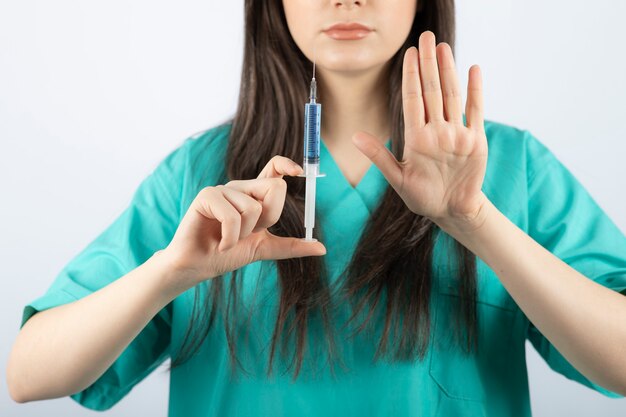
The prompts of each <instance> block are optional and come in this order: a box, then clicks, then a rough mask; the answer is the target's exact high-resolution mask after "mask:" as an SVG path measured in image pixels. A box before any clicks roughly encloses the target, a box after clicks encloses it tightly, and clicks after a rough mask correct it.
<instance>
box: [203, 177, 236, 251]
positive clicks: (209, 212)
mask: <svg viewBox="0 0 626 417" xmlns="http://www.w3.org/2000/svg"><path fill="white" fill-rule="evenodd" d="M201 193H202V194H201V195H200V198H198V200H197V201H198V205H197V206H196V208H197V211H198V212H199V213H200V214H201V215H203V216H204V217H206V218H209V219H216V220H218V221H219V222H220V223H221V226H222V238H221V240H220V243H219V245H218V251H220V252H223V251H224V250H227V249H229V248H231V247H233V246H235V245H236V244H237V241H238V240H239V230H240V227H241V215H240V214H239V212H238V211H237V210H236V209H235V207H233V205H232V204H230V203H229V202H228V200H226V198H225V197H224V195H223V194H222V193H221V192H220V191H219V190H218V189H217V188H215V187H207V188H206V189H204V190H202V191H201Z"/></svg>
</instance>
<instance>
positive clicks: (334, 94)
mask: <svg viewBox="0 0 626 417" xmlns="http://www.w3.org/2000/svg"><path fill="white" fill-rule="evenodd" d="M317 73H318V74H319V76H318V77H317V78H318V86H319V91H320V94H321V95H320V99H321V100H320V103H322V106H323V107H322V109H323V112H322V126H321V135H322V138H323V140H324V142H325V143H326V144H329V145H342V144H343V145H345V144H346V143H347V144H350V145H351V144H352V140H351V138H352V135H353V134H354V133H355V132H356V131H357V130H364V131H366V132H368V133H370V134H372V135H374V136H376V137H377V138H379V139H380V140H381V142H382V143H385V142H387V139H389V135H390V125H389V116H388V91H389V87H388V75H387V71H386V67H377V68H375V69H371V70H368V71H363V72H361V73H359V74H358V75H355V74H354V73H350V74H348V73H339V72H332V71H327V70H325V69H321V68H320V67H317ZM322 95H323V96H322Z"/></svg>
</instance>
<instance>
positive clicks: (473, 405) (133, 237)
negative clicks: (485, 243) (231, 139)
mask: <svg viewBox="0 0 626 417" xmlns="http://www.w3.org/2000/svg"><path fill="white" fill-rule="evenodd" d="M485 129H486V133H487V138H488V142H489V158H488V164H487V172H486V176H485V181H484V185H483V191H484V192H485V194H486V195H487V197H488V198H489V199H490V200H491V201H492V202H493V203H494V204H495V206H496V207H498V209H499V210H500V211H502V212H503V213H504V214H505V215H506V216H507V217H508V218H509V219H510V220H511V221H513V222H514V223H515V224H516V225H517V226H519V227H520V228H521V229H522V230H524V231H525V232H526V233H528V234H529V235H530V236H531V237H532V238H533V239H535V240H536V241H537V242H539V243H540V244H541V245H543V246H544V247H545V248H547V249H548V250H550V251H551V252H553V253H554V254H555V255H556V256H558V257H559V258H561V259H563V260H564V261H565V262H567V263H568V264H569V265H571V266H572V267H573V268H575V269H577V270H578V271H580V272H581V273H583V274H584V275H586V276H587V277H589V278H590V279H593V280H595V281H596V282H598V283H599V284H601V285H604V286H606V287H608V288H611V289H613V290H615V291H619V292H621V293H623V294H626V238H625V237H624V235H623V234H622V232H621V231H620V230H619V229H618V228H617V227H616V225H615V224H614V223H613V222H612V221H611V220H610V219H609V217H607V215H606V214H605V213H604V212H603V210H602V209H601V208H600V207H599V206H598V205H597V204H596V202H594V200H593V199H592V197H591V196H590V195H589V194H588V192H587V191H586V190H585V189H584V188H583V186H582V185H581V184H580V183H579V182H578V181H577V180H576V178H575V177H574V176H573V175H572V174H571V173H570V172H569V171H568V170H567V169H566V168H565V167H564V165H562V164H561V163H560V162H559V161H558V160H557V158H556V157H555V156H554V154H553V153H551V152H550V151H549V150H548V149H547V148H546V147H545V146H544V145H542V144H541V143H540V142H539V140H538V139H536V138H535V137H534V136H533V135H532V134H531V133H529V132H528V131H527V130H520V129H517V128H514V127H511V126H507V125H504V124H500V123H495V122H492V121H486V122H485ZM229 132H230V125H229V124H225V125H221V126H217V127H214V128H212V129H210V130H207V131H205V132H202V133H200V134H197V135H194V136H192V137H189V138H187V139H186V140H184V141H181V143H180V144H179V146H177V147H176V148H175V149H174V150H173V151H172V152H170V153H169V154H168V155H167V156H166V157H165V158H164V159H163V160H162V161H161V162H160V163H159V164H155V165H156V168H155V169H154V170H153V172H152V173H151V174H150V175H149V176H147V177H146V178H145V179H144V180H143V181H142V182H141V183H140V185H139V187H138V188H137V190H136V192H135V194H134V195H133V197H132V200H131V202H130V204H129V205H128V207H127V208H126V209H125V210H124V211H123V212H122V213H121V214H120V215H119V216H118V217H117V218H116V219H115V221H114V222H113V223H112V224H111V225H110V226H109V227H108V228H107V229H105V230H104V231H103V232H102V233H101V234H100V235H99V236H97V237H96V238H95V239H94V240H93V241H92V242H91V243H89V244H88V245H87V246H86V247H85V248H84V249H83V250H82V251H81V252H80V253H78V254H77V255H76V256H75V257H74V258H73V259H71V260H70V261H69V263H68V264H67V265H66V266H65V267H64V268H63V269H62V270H61V272H60V273H59V274H58V275H57V277H56V279H55V280H54V282H53V283H52V285H51V287H50V288H49V290H48V291H47V292H46V293H45V294H44V295H43V296H41V297H40V298H37V299H35V300H34V301H32V302H31V303H30V304H28V305H27V306H26V307H25V308H24V315H23V320H22V325H23V324H24V323H25V322H26V321H27V320H28V319H29V318H30V317H31V316H32V315H33V314H35V313H36V312H37V311H41V310H45V309H48V308H51V307H54V306H58V305H61V304H65V303H69V302H72V301H74V300H77V299H79V298H81V297H84V296H86V295H88V294H90V293H92V292H94V291H96V290H98V289H99V288H102V287H104V286H105V285H107V284H109V283H110V282H112V281H113V280H115V279H116V278H119V277H121V276H122V275H124V274H126V273H127V272H129V271H131V270H132V269H134V268H135V267H137V266H138V265H140V264H141V263H143V262H145V261H146V260H147V259H148V258H149V257H150V256H151V255H152V254H153V253H154V252H155V251H157V250H159V249H163V248H165V247H166V246H167V244H168V243H169V242H170V240H171V238H172V236H173V235H174V232H175V231H176V228H177V226H178V224H179V221H180V219H182V217H183V216H184V214H185V213H186V211H187V208H188V207H189V205H190V203H191V201H192V200H193V199H194V198H195V196H196V195H197V193H198V192H199V191H200V189H201V188H203V187H205V186H212V185H217V184H219V183H220V182H219V181H220V180H219V179H220V178H221V175H222V174H223V170H224V161H225V156H226V147H227V141H228V136H229ZM386 146H387V147H388V148H390V147H391V141H388V142H387V143H386ZM320 159H321V171H322V172H324V173H326V177H324V178H320V179H318V182H317V190H318V191H317V208H316V212H317V213H316V216H317V217H316V227H319V228H321V232H322V233H323V235H322V236H323V243H324V245H325V246H326V248H327V254H326V255H325V256H323V260H324V262H325V263H326V266H327V268H328V271H329V277H330V280H331V281H334V280H336V279H337V278H338V276H339V274H340V273H341V271H342V270H343V268H344V267H345V266H346V264H347V262H348V261H349V259H350V256H351V255H352V253H353V251H354V248H355V245H356V243H357V240H358V238H359V237H360V233H361V232H362V230H363V227H364V224H365V222H366V221H367V220H368V218H369V216H370V215H371V214H372V213H373V212H374V210H375V208H376V206H377V204H378V203H379V200H380V198H381V197H382V195H383V193H384V191H385V188H386V187H387V186H388V184H387V182H386V180H385V178H384V177H383V175H382V174H381V172H380V171H379V170H378V168H377V167H376V166H375V165H372V166H371V167H370V168H369V170H368V171H367V173H366V174H365V176H364V177H363V179H362V180H361V182H360V183H359V184H358V185H357V186H356V187H353V186H351V185H350V183H349V182H348V181H347V180H346V178H345V177H344V176H343V175H342V173H341V171H340V170H339V168H338V166H337V165H336V164H335V162H334V160H333V158H332V156H331V155H330V153H329V151H328V149H327V148H326V146H325V145H324V143H323V139H322V143H321V155H320ZM297 162H300V161H297ZM451 242H452V241H451V238H450V237H449V236H448V235H446V234H444V233H442V232H439V234H438V236H437V240H436V244H435V254H434V257H433V263H434V277H433V280H434V289H433V294H432V297H431V306H432V307H431V312H432V328H431V331H432V333H431V339H430V346H429V350H428V353H427V355H426V357H425V358H424V360H423V361H412V362H399V363H391V362H389V361H379V362H372V357H373V354H374V351H375V348H376V344H377V343H378V338H377V337H376V338H372V337H368V336H366V335H365V334H359V335H358V336H357V337H356V338H355V339H354V340H353V341H351V340H349V339H348V338H346V337H341V336H345V335H342V334H341V330H340V327H341V324H343V322H341V321H340V320H336V321H334V325H335V326H336V330H335V334H337V335H338V336H339V337H337V338H336V340H337V342H338V343H339V348H340V354H341V355H342V359H343V361H344V363H345V364H346V365H347V367H346V368H341V367H337V366H335V374H334V375H332V374H331V373H330V371H329V370H328V367H324V366H323V361H322V359H315V358H311V357H310V356H307V358H306V360H305V362H304V364H303V369H302V371H301V374H300V375H299V377H298V379H297V380H296V381H295V382H294V381H293V380H292V374H291V373H289V372H288V373H281V370H282V369H286V368H280V366H279V365H278V364H279V363H280V362H275V370H274V373H273V375H272V377H271V378H267V376H266V375H265V370H266V366H267V361H268V356H269V355H268V352H269V349H268V343H269V341H270V337H271V335H272V332H273V326H274V321H275V314H276V307H277V301H278V295H279V290H278V286H277V282H278V281H277V269H276V263H275V261H259V262H255V263H252V264H249V265H246V266H245V267H243V268H242V269H241V270H240V271H241V273H242V274H243V278H244V279H243V281H242V282H243V283H244V284H243V285H244V287H243V294H240V295H241V297H242V302H243V303H242V304H241V307H240V308H241V310H242V312H246V313H247V312H248V309H249V308H250V306H254V309H253V311H254V313H253V315H252V316H251V322H250V323H252V325H251V326H250V327H251V330H250V332H251V333H250V334H249V335H247V336H244V335H245V332H244V327H245V324H244V320H246V319H247V314H241V315H240V320H242V322H241V325H240V330H241V331H242V334H241V336H240V337H239V338H238V341H237V349H238V354H239V355H240V358H241V360H242V363H243V364H244V366H245V367H246V369H247V371H248V374H242V373H241V372H240V371H238V374H237V375H235V377H234V378H231V374H230V363H229V357H228V348H227V345H226V340H225V336H224V331H223V324H222V322H221V321H220V320H218V321H217V324H218V326H216V327H215V328H214V329H217V331H215V330H214V331H211V332H210V334H209V336H208V338H207V339H206V341H205V343H204V344H203V345H202V347H201V349H200V351H199V354H198V355H196V356H195V357H193V358H192V359H191V360H190V361H188V362H187V363H185V364H184V365H182V366H181V367H178V368H174V369H173V371H172V372H171V376H170V377H171V379H170V397H169V415H170V416H173V417H207V416H222V417H229V416H260V415H268V416H269V415H271V416H278V415H289V416H296V415H297V416H327V415H338V416H342V417H348V416H355V417H356V416H358V417H362V416H388V415H393V416H421V417H423V416H459V415H463V416H529V415H530V414H531V410H530V399H529V390H528V378H527V370H526V356H525V341H526V340H530V342H532V345H533V346H534V347H535V348H536V349H537V350H538V352H539V353H540V354H541V356H542V357H543V358H544V359H545V360H546V361H547V363H548V364H549V366H550V367H551V368H552V369H554V370H555V371H556V372H559V373H561V374H562V375H564V376H565V377H567V378H569V379H572V380H575V381H578V382H579V383H582V384H584V385H587V386H589V387H591V388H593V389H595V390H597V391H599V392H601V393H603V394H604V395H607V396H609V397H619V396H620V395H618V394H616V393H614V392H611V391H608V390H607V389H605V388H603V387H601V386H599V385H597V384H596V383H594V382H592V381H590V380H589V379H587V378H586V377H584V376H583V375H582V374H581V373H580V372H578V371H577V370H576V369H574V368H573V367H572V365H570V364H569V363H568V362H567V361H566V360H565V359H564V357H563V356H561V354H560V353H559V352H558V351H557V350H556V349H555V348H554V347H553V346H552V345H551V344H550V342H549V341H548V340H547V339H546V338H545V337H544V336H543V335H542V334H541V333H540V332H539V331H538V330H537V329H536V328H535V327H534V326H533V325H532V324H531V323H530V322H529V320H528V319H527V317H526V316H525V314H524V313H523V312H522V311H521V310H520V308H519V307H518V306H517V305H516V303H515V302H514V301H513V299H512V298H511V297H510V295H509V294H508V293H507V292H506V290H505V289H504V287H503V286H502V285H501V283H500V281H499V280H498V278H497V276H496V275H495V274H494V272H493V271H492V270H491V269H490V268H489V267H487V265H486V264H484V263H483V262H482V261H481V260H478V265H477V268H478V296H477V300H476V301H477V309H478V315H479V327H478V341H479V345H480V346H481V348H480V349H479V351H478V352H477V353H475V354H474V355H472V356H465V355H463V353H462V352H461V350H460V348H459V347H457V346H456V345H455V344H454V343H453V338H452V323H453V320H454V317H453V314H452V313H451V311H453V308H452V307H453V305H454V304H457V303H458V302H459V294H458V274H455V273H454V271H453V270H452V269H449V266H448V265H449V262H448V261H449V257H450V256H451V254H452V252H451V251H450V248H451V246H449V245H450V244H451ZM228 275H230V274H227V277H228ZM543 278H544V279H550V277H549V276H545V277H543ZM205 284H206V283H205ZM192 301H193V290H189V291H187V292H185V293H183V294H181V295H180V296H178V297H177V298H176V299H175V300H173V302H172V303H170V304H169V305H168V306H167V307H166V308H164V309H162V310H161V311H160V312H159V313H158V314H157V315H156V316H155V317H154V318H153V319H152V320H151V321H150V322H149V324H148V325H147V326H146V327H145V328H144V329H143V330H142V331H141V333H140V334H139V335H138V336H137V337H136V338H135V339H134V340H133V342H132V343H131V344H130V345H129V346H128V347H127V349H126V350H125V351H124V352H123V353H122V354H121V356H120V357H119V358H118V359H117V360H116V361H115V363H114V364H113V365H112V366H111V367H110V368H109V369H108V370H107V371H106V372H105V373H104V374H103V375H102V376H101V377H100V378H99V379H98V380H97V381H96V382H95V383H93V384H92V385H91V386H89V387H88V388H86V389H85V390H84V391H81V392H78V393H76V394H74V395H72V398H73V399H74V400H76V401H77V402H79V403H80V404H82V405H84V406H85V407H88V408H91V409H94V410H104V409H107V408H110V407H112V406H113V405H114V404H115V403H117V402H118V401H119V400H120V399H121V398H123V397H124V396H125V395H127V394H128V393H129V391H130V390H131V389H132V388H133V386H135V385H136V384H138V383H139V382H140V381H141V380H142V379H143V378H145V377H146V376H147V375H148V374H150V373H151V372H152V371H153V370H154V369H155V368H156V367H157V366H159V365H160V364H161V363H163V362H164V361H165V360H166V359H167V358H168V357H170V355H171V354H172V352H175V351H176V349H177V348H178V347H179V346H180V344H181V342H182V339H183V336H184V333H185V330H186V328H187V325H188V321H189V318H190V314H191V307H192ZM122 302H124V301H123V300H120V303H122ZM338 314H339V313H338ZM612 319H613V318H612V317H606V320H612ZM319 342H320V340H319V339H317V340H316V339H313V340H311V341H310V345H309V347H310V348H315V346H316V343H317V344H319ZM279 358H280V357H279V356H277V357H276V359H279ZM322 358H324V357H323V356H322Z"/></svg>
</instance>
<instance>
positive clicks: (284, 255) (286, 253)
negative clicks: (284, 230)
mask: <svg viewBox="0 0 626 417" xmlns="http://www.w3.org/2000/svg"><path fill="white" fill-rule="evenodd" d="M266 236H267V237H266V238H264V239H263V240H262V241H261V242H260V243H259V247H258V249H257V251H258V252H257V256H258V257H259V259H261V260H265V259H288V258H300V257H303V256H322V255H326V247H325V246H324V245H323V244H322V242H319V241H318V242H306V241H304V240H302V239H300V238H295V237H282V236H276V235H273V234H271V233H269V232H268V233H267V235H266Z"/></svg>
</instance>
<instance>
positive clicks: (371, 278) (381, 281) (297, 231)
mask: <svg viewBox="0 0 626 417" xmlns="http://www.w3.org/2000/svg"><path fill="white" fill-rule="evenodd" d="M423 1H424V2H425V3H424V4H423V5H422V7H421V8H420V10H419V11H418V12H417V13H416V16H415V19H414V22H413V26H412V28H411V31H410V34H409V36H408V37H407V39H406V41H405V43H404V45H402V47H401V48H400V49H399V50H398V51H397V53H396V54H395V55H394V56H393V57H392V59H391V61H390V62H389V63H388V65H387V69H388V72H389V85H388V87H389V103H388V109H389V120H390V124H391V139H392V141H391V149H392V152H393V154H394V155H395V156H396V158H397V159H398V160H402V150H403V148H404V124H403V109H402V92H401V83H402V60H403V56H404V52H405V51H406V49H407V48H409V47H410V46H412V45H417V43H418V38H419V34H420V33H422V32H423V31H426V30H431V31H433V32H434V34H435V36H436V38H437V40H438V41H444V42H447V43H448V44H450V46H452V47H453V48H454V35H455V20H454V0H423ZM311 67H312V63H311V62H310V61H309V60H308V58H306V57H305V56H304V54H303V53H302V52H301V51H300V49H299V48H298V47H297V45H296V44H295V42H294V40H293V38H292V36H291V34H290V32H289V30H288V26H287V21H286V18H285V14H284V10H283V7H282V2H281V0H246V1H245V45H244V59H243V70H242V76H241V87H240V88H241V89H240V94H239V104H238V107H237V111H236V113H235V115H234V117H233V118H232V128H231V131H230V136H229V144H228V150H227V157H226V159H227V161H226V171H227V172H226V174H227V177H228V178H229V179H252V178H256V177H257V175H258V173H259V172H260V171H261V170H262V169H263V167H264V166H265V164H266V163H267V162H268V161H269V160H270V159H271V157H272V156H274V155H277V154H278V155H283V156H287V157H288V158H291V159H292V160H294V161H300V160H301V158H302V143H301V141H298V140H295V138H299V137H301V135H302V131H303V128H304V105H303V103H305V102H306V101H307V99H308V84H309V81H310V75H311ZM268 97H271V98H272V105H271V106H267V105H266V104H265V103H266V100H267V98H268ZM322 98H323V91H320V101H322ZM261 108H262V109H263V111H259V110H260V109H261ZM284 179H285V181H287V185H288V187H287V190H288V191H287V196H286V200H285V205H284V209H283V212H282V215H281V217H280V220H279V221H278V222H277V223H276V224H275V225H274V226H272V227H271V228H270V229H269V230H270V232H272V233H274V234H276V235H279V236H302V235H303V233H304V226H303V213H304V181H298V179H297V178H290V177H288V176H285V177H284ZM436 230H437V228H436V225H434V224H433V223H432V222H431V221H430V220H429V219H427V218H425V217H423V216H420V215H416V214H414V213H413V212H411V211H410V210H409V209H408V208H407V207H406V205H405V203H404V202H403V201H402V200H401V199H400V197H399V196H398V195H397V193H396V192H395V191H394V190H393V188H391V187H387V189H386V191H385V193H384V194H383V196H382V199H381V200H380V203H379V205H378V207H377V208H376V210H375V211H374V212H373V213H372V215H371V217H370V218H369V219H368V222H367V224H366V227H365V229H364V230H363V234H362V235H361V238H360V240H359V242H358V245H357V247H356V249H355V251H354V255H353V256H352V259H351V261H350V263H349V264H348V267H347V268H346V270H345V271H344V273H343V275H342V276H344V277H345V279H342V280H338V281H339V282H340V283H341V285H342V288H341V289H340V294H341V295H342V296H344V297H345V298H346V299H347V300H349V301H350V305H351V306H352V307H353V310H352V311H353V313H352V315H351V317H350V318H349V323H350V322H353V321H354V319H355V317H357V316H358V315H359V314H360V313H361V312H362V311H363V310H364V308H366V307H368V308H369V313H368V315H367V318H366V319H365V320H363V322H362V323H361V324H360V325H359V327H358V328H357V329H356V331H355V333H358V332H361V331H363V330H364V329H366V328H368V325H369V324H370V323H371V322H372V321H373V320H375V318H379V316H376V315H374V312H375V311H376V310H377V308H381V309H384V330H383V334H382V336H381V338H380V341H379V343H378V348H377V350H376V354H375V357H376V358H380V357H381V356H384V355H389V354H391V356H392V357H393V358H394V359H398V360H413V359H416V358H419V359H423V357H424V355H425V353H426V351H427V347H428V340H429V336H430V312H429V300H430V296H431V289H432V288H431V287H432V272H433V271H432V264H431V260H432V256H433V246H434V239H435V232H436ZM314 231H315V234H314V236H315V237H317V238H318V239H320V240H321V241H323V238H322V237H321V236H320V235H319V228H315V229H314ZM455 249H456V255H457V256H456V259H457V260H458V265H459V274H460V275H461V280H460V289H459V294H460V305H459V308H458V313H459V316H458V317H459V319H462V321H463V323H464V324H465V328H466V329H467V332H466V336H467V339H466V343H465V344H464V345H465V346H466V348H465V350H466V351H468V350H470V349H471V348H472V346H473V345H474V344H475V342H476V337H475V334H476V319H477V317H476V306H475V304H474V299H475V295H476V260H475V257H474V255H473V254H472V253H471V252H469V251H468V250H467V249H466V248H464V247H463V246H462V245H460V244H459V243H458V242H456V241H455ZM448 255H449V256H450V257H453V255H454V254H452V253H450V254H448ZM322 260H323V258H320V257H304V258H294V259H285V260H279V261H276V262H277V266H278V274H279V281H278V282H279V284H280V301H279V304H278V312H277V319H276V323H275V326H274V334H273V337H272V340H271V350H270V362H269V366H268V369H267V374H268V376H269V375H270V374H271V372H272V363H273V358H274V355H275V351H276V345H277V343H278V341H279V340H280V338H281V336H282V337H283V344H282V349H281V352H282V354H283V355H284V354H285V345H286V343H285V340H287V338H291V337H292V336H294V334H295V337H296V342H295V347H296V351H295V355H293V359H292V362H291V366H290V368H295V369H294V375H293V377H294V379H295V378H297V376H298V374H299V372H300V369H301V366H302V362H303V357H304V353H305V345H306V340H307V339H306V334H307V328H309V326H310V325H311V323H313V321H314V320H321V323H322V324H323V329H324V330H325V334H326V337H325V344H326V345H327V347H328V353H329V357H331V358H332V357H334V354H335V342H334V335H333V331H332V328H333V327H332V326H331V325H330V323H329V321H330V317H331V307H332V304H331V289H330V288H329V284H328V279H327V275H328V274H327V272H326V270H325V268H324V265H323V262H322ZM223 278H224V276H220V277H216V278H214V279H212V280H211V286H210V295H207V296H206V297H205V298H204V301H203V302H202V305H201V297H200V295H199V291H198V290H196V292H195V297H194V307H193V314H192V318H191V321H190V323H189V327H188V329H187V332H186V334H185V337H184V341H183V344H182V346H181V348H180V349H179V351H178V354H177V355H175V357H173V359H172V362H171V365H170V367H171V368H173V367H176V366H179V365H181V364H182V363H184V362H185V361H186V360H188V359H189V358H190V357H191V356H193V355H194V354H196V353H197V351H198V350H199V348H200V345H201V344H202V343H203V341H204V340H205V339H206V337H207V335H208V332H209V330H210V328H211V327H212V325H213V323H214V321H215V317H216V314H217V313H216V312H217V311H225V313H224V317H225V323H224V324H225V331H226V340H227V342H228V346H229V352H230V358H231V365H232V364H234V363H235V362H237V363H239V365H240V366H241V363H240V362H239V360H238V359H237V355H236V351H235V337H234V336H233V328H232V327H231V325H230V324H229V320H228V319H229V315H232V313H233V311H234V310H236V306H237V296H238V295H237V294H238V291H237V271H233V272H232V275H231V281H230V284H231V287H230V288H231V291H230V292H229V294H230V299H229V302H228V304H227V305H225V300H224V298H223V294H222V293H223V292H224V290H223V288H224V285H223ZM381 300H384V301H381ZM383 304H384V305H383ZM229 306H230V308H229ZM233 307H234V309H233ZM209 312H210V313H209ZM288 324H289V327H288V329H287V331H286V333H285V332H284V331H285V327H286V326H287V325H288ZM355 333H353V335H354V334H355ZM390 337H391V340H392V342H391V343H389V342H388V339H389V338H390ZM316 342H317V341H316ZM320 343H321V341H320ZM331 363H332V362H331ZM331 366H332V365H331ZM171 368H170V369H171Z"/></svg>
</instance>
